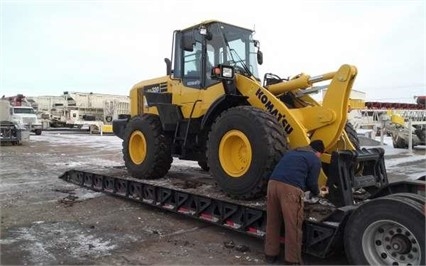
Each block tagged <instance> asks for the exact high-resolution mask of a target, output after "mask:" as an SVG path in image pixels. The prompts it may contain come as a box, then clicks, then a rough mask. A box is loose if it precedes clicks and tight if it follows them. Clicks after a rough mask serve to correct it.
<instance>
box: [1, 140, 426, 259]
mask: <svg viewBox="0 0 426 266" xmlns="http://www.w3.org/2000/svg"><path fill="white" fill-rule="evenodd" d="M0 149H1V161H0V176H1V183H0V195H1V197H0V211H1V227H0V228H1V236H0V248H1V260H0V263H1V265H36V264H38V265H40V264H43V265H44V264H47V265H59V264H68V265H69V264H73V265H75V264H80V265H81V264H84V265H88V264H90V265H93V264H97V265H119V264H125V265H133V264H137V265H143V264H157V265H165V264H167V265H169V264H175V265H187V264H192V265H200V264H210V265H229V264H245V265H251V264H255V265H257V264H263V242H262V240H259V239H257V238H253V237H250V236H246V235H243V234H239V233H236V232H233V231H230V230H227V229H224V228H221V227H217V226H214V225H210V224H207V223H203V222H200V221H197V220H194V219H191V218H187V217H183V216H179V215H177V214H173V213H169V212H165V211H162V210H159V209H156V208H152V207H149V206H144V205H141V204H138V203H135V202H130V201H126V200H124V199H120V198H115V197H112V196H108V195H104V194H101V193H96V192H93V191H89V190H86V189H83V188H80V187H77V186H75V185H72V184H69V183H66V182H64V181H62V180H60V179H59V178H58V176H59V175H61V174H62V173H64V172H65V171H67V170H70V169H74V168H77V169H85V170H88V171H90V170H95V169H105V168H113V167H121V166H122V165H123V161H122V157H121V140H120V139H119V138H117V137H115V136H108V135H104V136H99V135H87V134H75V133H67V132H43V134H42V135H41V136H35V135H31V140H30V142H29V143H27V144H25V145H22V146H1V147H0ZM385 149H386V154H387V155H386V166H387V169H388V175H389V178H390V180H391V181H395V180H399V179H405V178H409V179H415V178H417V177H419V176H421V175H424V173H425V163H426V156H425V149H424V147H419V148H418V149H415V150H414V151H413V153H408V152H407V151H406V150H396V149H393V148H392V147H390V146H389V145H387V146H385ZM181 171H182V172H184V173H186V174H191V173H192V172H196V173H200V172H201V171H200V168H199V167H198V165H197V163H196V162H184V161H179V160H175V161H174V162H173V166H172V169H171V171H170V176H173V175H177V174H178V173H180V172H181ZM205 178H206V179H207V178H208V176H206V177H205ZM305 263H307V264H336V265H341V264H347V262H346V260H345V257H344V255H342V254H336V255H335V256H332V257H330V258H327V259H318V258H313V257H310V256H305Z"/></svg>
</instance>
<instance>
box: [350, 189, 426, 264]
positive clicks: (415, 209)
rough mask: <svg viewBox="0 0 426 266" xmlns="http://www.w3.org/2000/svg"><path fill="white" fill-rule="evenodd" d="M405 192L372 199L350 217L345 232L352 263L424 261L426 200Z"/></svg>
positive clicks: (413, 262) (414, 262)
mask: <svg viewBox="0 0 426 266" xmlns="http://www.w3.org/2000/svg"><path fill="white" fill-rule="evenodd" d="M403 194H405V193H401V195H398V194H393V195H389V196H386V197H383V198H377V199H374V200H371V201H370V202H367V203H364V204H363V205H361V206H360V207H358V209H357V210H355V211H354V213H353V214H352V215H351V216H350V218H349V220H348V222H347V224H346V228H345V235H344V245H345V252H346V255H347V257H348V260H349V262H350V263H352V264H358V265H368V264H370V265H419V264H420V265H424V264H425V253H424V252H425V227H424V225H425V215H424V213H423V208H424V201H423V204H422V203H421V202H419V201H418V200H417V199H416V198H413V197H412V196H407V195H403Z"/></svg>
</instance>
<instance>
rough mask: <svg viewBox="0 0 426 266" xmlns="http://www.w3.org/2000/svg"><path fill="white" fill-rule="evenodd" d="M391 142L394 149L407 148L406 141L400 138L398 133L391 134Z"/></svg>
mask: <svg viewBox="0 0 426 266" xmlns="http://www.w3.org/2000/svg"><path fill="white" fill-rule="evenodd" d="M392 144H393V147H394V148H396V149H406V148H408V142H407V141H405V140H404V139H403V138H401V137H400V136H399V135H398V134H396V135H395V136H392Z"/></svg>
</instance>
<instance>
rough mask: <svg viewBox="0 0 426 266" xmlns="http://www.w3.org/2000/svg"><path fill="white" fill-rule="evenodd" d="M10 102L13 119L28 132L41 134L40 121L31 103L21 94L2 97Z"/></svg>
mask: <svg viewBox="0 0 426 266" xmlns="http://www.w3.org/2000/svg"><path fill="white" fill-rule="evenodd" d="M2 99H3V100H7V101H9V103H10V115H11V119H12V120H13V121H16V122H17V123H20V124H22V125H24V126H25V128H27V129H28V130H29V131H30V132H34V133H35V134H36V135H41V132H42V131H43V126H42V123H41V122H40V121H39V119H38V117H37V114H36V111H35V110H34V108H33V106H32V104H31V103H30V102H29V101H28V100H27V99H26V97H25V96H24V95H22V94H18V95H16V96H10V97H5V96H3V97H2Z"/></svg>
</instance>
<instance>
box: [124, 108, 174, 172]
mask: <svg viewBox="0 0 426 266" xmlns="http://www.w3.org/2000/svg"><path fill="white" fill-rule="evenodd" d="M137 131H139V132H140V133H142V135H143V137H144V138H145V140H146V153H145V154H146V156H145V158H144V160H143V161H142V162H140V163H135V162H134V161H133V160H132V158H131V156H130V148H129V142H130V138H131V136H132V134H133V133H134V132H137ZM123 159H124V163H125V165H126V167H127V170H128V172H129V173H130V175H131V176H133V177H134V178H139V179H157V178H161V177H163V176H165V175H166V174H167V172H168V171H169V169H170V166H171V164H172V161H173V158H172V155H171V141H170V138H169V137H167V136H166V135H165V134H163V130H162V127H161V122H160V120H159V118H158V117H157V116H155V115H151V114H143V115H142V116H136V117H133V118H132V119H130V121H129V123H128V124H127V126H126V129H125V132H124V138H123Z"/></svg>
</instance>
